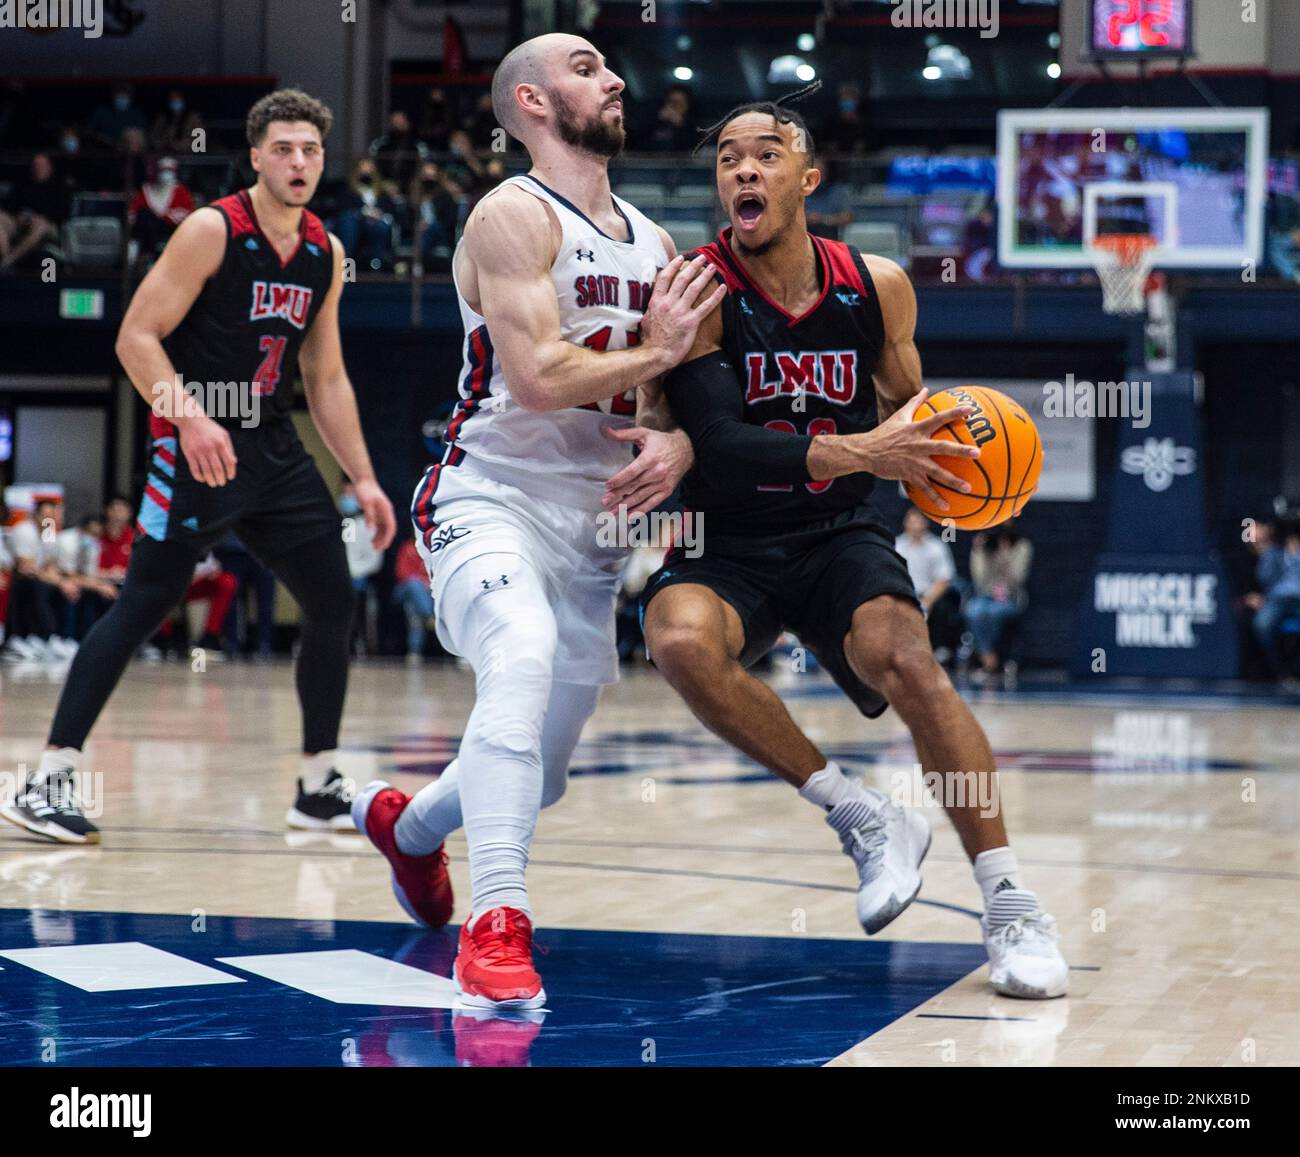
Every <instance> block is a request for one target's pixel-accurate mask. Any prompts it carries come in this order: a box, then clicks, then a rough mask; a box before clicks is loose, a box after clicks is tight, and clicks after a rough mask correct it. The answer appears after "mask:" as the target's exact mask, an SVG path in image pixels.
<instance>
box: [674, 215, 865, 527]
mask: <svg viewBox="0 0 1300 1157" xmlns="http://www.w3.org/2000/svg"><path fill="white" fill-rule="evenodd" d="M730 239H731V228H730V226H728V227H727V228H726V229H724V230H723V231H722V232H721V233H720V234H719V235H718V239H717V240H716V241H714V242H713V243H712V244H710V245H706V246H704V247H703V249H702V250H700V252H703V253H704V254H705V255H706V257H707V258H708V260H709V261H711V262H712V263H713V265H714V266H715V267H716V268H717V270H718V272H719V273H720V274H721V276H722V279H723V280H724V281H725V282H726V285H727V290H728V293H727V296H726V298H725V299H724V300H723V303H722V319H723V320H722V350H723V353H724V354H725V355H726V357H727V360H728V361H730V362H731V363H732V365H733V366H734V367H735V371H736V388H737V389H738V390H740V391H742V392H743V394H744V401H745V405H744V413H745V421H746V422H749V423H753V424H755V425H759V426H766V427H767V428H768V429H772V430H781V431H784V432H786V433H789V434H804V435H808V436H816V435H818V434H857V433H861V432H862V431H865V430H870V429H872V428H874V427H875V425H876V389H875V383H874V382H873V381H872V376H871V375H872V374H873V373H874V371H875V368H876V364H877V362H878V361H879V359H880V353H881V350H882V349H883V347H884V341H885V324H884V319H883V317H882V315H881V312H880V302H879V300H878V298H877V296H876V290H875V286H874V285H873V284H872V281H871V274H870V273H868V272H867V267H866V264H865V263H864V262H863V260H862V254H861V253H860V252H859V251H858V250H857V249H855V248H854V247H853V246H851V245H845V244H844V243H843V242H840V241H830V240H828V239H826V238H824V237H816V236H814V237H812V244H813V250H814V252H815V253H816V259H817V277H818V281H819V283H820V285H821V296H820V297H819V298H818V299H817V302H816V304H815V305H813V307H812V308H811V309H809V310H808V312H807V313H805V314H803V315H802V316H801V317H794V316H793V315H791V314H789V313H787V312H786V311H785V310H784V309H782V308H781V306H779V305H778V304H777V303H776V302H775V301H773V300H772V299H771V298H770V297H768V296H767V294H766V293H764V292H763V290H762V289H760V288H759V287H758V286H757V285H756V284H754V282H752V281H751V280H750V279H749V277H748V276H747V275H746V273H745V271H744V269H743V268H742V267H741V265H740V262H739V261H737V260H736V257H735V254H734V253H733V252H732V250H731V245H730ZM874 481H875V479H874V478H873V477H872V476H871V475H870V474H852V475H848V476H846V477H843V478H835V479H828V480H826V481H822V482H806V483H795V484H794V485H771V486H758V487H756V488H755V491H754V493H753V494H752V495H750V496H748V497H745V498H742V497H739V496H737V495H735V494H725V495H724V494H720V493H716V492H713V491H710V490H709V488H708V487H706V486H705V485H704V483H703V481H702V479H701V478H700V476H699V475H698V473H696V472H695V471H692V472H691V474H690V475H688V477H687V479H686V481H685V484H684V485H683V490H682V500H683V503H684V505H686V506H687V507H688V508H690V509H693V510H703V511H705V512H707V513H709V514H710V515H711V516H714V517H713V518H711V520H710V526H709V529H710V532H713V533H717V534H724V535H736V534H742V535H751V534H752V535H760V536H768V535H774V534H785V533H789V532H791V531H798V530H803V529H807V528H808V527H809V526H811V525H814V524H817V523H819V522H821V523H824V522H825V521H826V520H827V519H828V518H830V517H831V516H834V515H838V514H841V513H843V512H845V511H849V510H853V509H855V508H858V507H861V506H862V505H863V503H864V502H866V500H867V498H868V496H869V495H870V493H871V488H872V485H873V484H874Z"/></svg>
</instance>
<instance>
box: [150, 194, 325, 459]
mask: <svg viewBox="0 0 1300 1157" xmlns="http://www.w3.org/2000/svg"><path fill="white" fill-rule="evenodd" d="M211 208H213V209H216V210H217V211H218V212H219V213H220V214H221V215H222V216H223V217H224V218H225V220H226V252H225V256H224V257H223V258H222V261H221V265H220V266H219V267H218V269H217V271H216V273H214V274H213V275H212V276H211V277H210V278H209V279H208V281H207V284H205V285H204V287H203V290H202V292H200V294H199V296H198V297H197V298H196V299H195V302H194V304H193V305H192V306H190V309H189V312H188V313H187V314H186V315H185V317H184V319H183V320H182V321H181V323H180V325H178V326H177V327H176V329H175V330H173V331H172V333H171V335H170V336H169V337H168V338H167V340H166V341H165V342H164V343H163V346H164V348H165V349H166V350H167V354H168V356H169V357H170V358H171V361H172V365H173V366H175V367H176V372H177V373H178V374H180V376H181V378H182V380H183V381H184V382H185V383H186V384H187V388H192V387H189V383H192V382H198V383H201V384H202V385H203V386H204V388H205V389H207V390H209V391H210V394H209V397H211V398H215V397H221V396H223V395H222V392H221V391H220V390H219V389H217V388H216V387H215V385H210V384H209V383H230V382H234V383H238V389H239V390H240V392H241V394H242V393H243V392H244V391H248V392H249V393H251V394H253V395H255V396H256V397H257V405H258V407H259V409H260V414H259V418H260V421H261V422H267V421H272V420H275V419H276V418H283V417H285V416H286V415H287V414H288V413H289V411H290V410H291V409H292V408H293V383H294V379H295V378H296V377H297V376H298V350H299V348H300V347H301V346H302V339H303V338H304V337H305V336H306V334H307V331H308V330H309V329H311V324H312V322H313V321H315V319H316V314H317V313H319V312H320V307H321V303H322V302H323V301H324V300H325V295H326V294H327V293H328V292H329V288H330V284H331V282H332V281H333V279H334V253H333V251H332V249H331V247H330V239H329V234H328V233H326V232H325V226H324V225H323V224H321V220H320V218H319V217H317V216H316V214H314V213H312V212H309V211H308V210H303V214H302V225H301V227H300V230H299V234H298V246H297V248H296V249H294V251H293V253H292V255H290V257H289V259H288V260H287V261H282V260H281V259H280V255H279V254H278V253H277V252H276V250H275V246H273V245H272V244H271V242H270V241H269V240H268V239H267V237H266V235H265V234H264V233H263V232H262V229H261V226H259V225H258V223H257V215H256V214H255V213H254V212H253V204H252V201H251V200H250V199H249V195H248V191H247V190H245V189H241V190H240V191H239V192H238V193H235V194H233V195H232V196H229V197H222V198H221V199H220V200H217V201H213V202H212V205H211ZM223 408H224V409H225V410H226V412H224V413H220V412H218V413H212V415H211V416H212V417H214V418H216V419H217V420H218V421H221V422H223V423H224V424H227V425H233V424H237V423H238V422H240V421H241V419H242V416H246V415H248V414H249V412H250V409H251V405H250V399H249V398H246V397H241V398H240V399H239V401H238V405H235V406H226V407H223ZM209 412H211V407H209ZM151 425H152V426H153V436H154V437H155V438H157V437H163V436H166V435H167V434H169V433H171V423H169V422H167V421H166V420H165V419H163V418H160V417H158V416H157V415H156V414H155V415H154V416H153V419H152V423H151Z"/></svg>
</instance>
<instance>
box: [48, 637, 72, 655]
mask: <svg viewBox="0 0 1300 1157" xmlns="http://www.w3.org/2000/svg"><path fill="white" fill-rule="evenodd" d="M45 646H46V650H47V651H48V652H49V654H50V658H52V659H71V658H72V656H73V655H75V654H76V653H77V644H76V643H75V642H74V641H73V640H72V639H65V638H63V637H62V636H60V635H51V636H50V638H49V642H47V643H46V645H45Z"/></svg>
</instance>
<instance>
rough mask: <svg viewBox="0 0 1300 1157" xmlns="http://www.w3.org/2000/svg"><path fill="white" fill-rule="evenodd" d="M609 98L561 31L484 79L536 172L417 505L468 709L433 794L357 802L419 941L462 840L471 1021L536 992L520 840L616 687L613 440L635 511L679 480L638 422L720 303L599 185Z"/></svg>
mask: <svg viewBox="0 0 1300 1157" xmlns="http://www.w3.org/2000/svg"><path fill="white" fill-rule="evenodd" d="M622 91H623V82H622V80H620V79H619V78H618V77H617V76H616V75H615V74H614V73H613V72H611V71H610V70H609V68H608V67H606V64H605V60H604V57H602V56H601V55H600V53H598V52H597V51H596V49H595V48H593V47H592V46H591V44H589V43H588V42H587V41H586V40H583V39H582V38H580V37H577V36H568V35H564V34H558V33H555V34H550V35H547V36H540V37H537V38H536V39H533V40H530V41H527V42H526V43H524V44H522V45H520V46H519V47H518V48H516V49H514V50H513V51H512V52H510V53H509V54H508V55H507V56H506V57H505V59H504V60H503V61H502V62H501V65H500V67H499V68H498V69H497V71H496V74H495V76H494V77H493V82H492V101H493V111H494V113H495V115H496V119H497V121H498V123H499V124H500V125H502V126H503V127H504V128H505V129H506V130H507V131H508V132H509V133H510V134H511V135H512V136H514V137H516V138H518V139H519V140H520V141H522V142H523V144H524V146H525V147H526V148H527V150H528V153H529V156H530V157H531V158H532V162H533V166H532V169H531V170H530V171H529V172H528V174H527V175H524V176H518V177H513V178H511V179H509V180H508V181H506V182H504V183H503V184H502V185H501V186H499V187H498V188H496V189H495V190H493V191H492V192H491V193H489V194H488V195H487V196H485V197H484V198H483V199H482V200H481V201H480V202H479V203H478V205H477V206H476V208H475V210H474V212H473V213H472V214H471V216H470V219H469V221H468V222H467V223H466V226H465V234H464V237H463V239H462V240H461V243H460V245H459V246H458V247H457V250H456V254H455V258H454V260H453V265H452V271H453V274H454V277H455V281H456V289H457V293H458V294H459V297H460V309H461V317H462V319H463V321H464V324H465V364H464V372H463V376H462V379H461V385H460V392H461V402H460V405H459V407H458V409H457V411H456V413H455V415H454V417H453V420H452V421H451V423H450V425H449V427H448V446H447V451H446V453H445V454H444V456H443V459H442V461H441V462H439V463H438V464H437V465H436V466H434V467H432V468H431V469H430V470H429V471H428V473H427V474H426V475H425V477H424V479H423V480H422V481H421V483H420V485H419V486H418V487H417V488H416V492H415V497H414V501H413V504H412V510H411V514H412V519H413V521H414V523H415V534H416V540H417V544H418V547H419V550H420V553H421V555H422V556H423V558H424V560H425V562H426V564H427V566H428V569H429V577H430V583H431V589H432V592H433V597H434V604H435V606H436V608H437V627H438V636H439V638H440V639H441V640H442V642H443V643H444V644H445V645H446V647H447V648H448V650H450V651H452V652H453V653H454V654H457V655H461V656H464V657H465V658H466V659H467V660H468V661H469V662H470V664H471V665H472V667H473V668H474V674H475V680H476V690H477V697H476V702H475V706H474V710H473V712H472V713H471V715H470V718H469V721H468V723H467V724H466V727H465V734H464V738H463V740H462V742H461V747H460V751H459V754H458V758H457V759H456V760H455V761H454V762H453V763H452V764H451V765H450V766H449V767H448V768H447V770H446V771H445V772H443V774H442V776H441V777H440V778H439V780H438V781H437V782H436V783H434V784H431V785H429V786H428V787H426V788H424V789H423V790H422V791H421V792H420V793H419V794H418V795H416V796H415V797H414V798H413V799H412V798H409V797H407V796H406V795H404V794H403V793H401V792H399V791H396V790H394V789H393V788H391V787H389V786H388V785H387V784H385V783H383V782H379V781H377V782H375V783H372V784H370V785H368V787H367V788H366V789H365V790H364V791H363V792H362V793H361V794H360V795H359V796H358V797H357V799H356V801H355V803H354V805H353V817H354V819H355V820H356V823H357V827H358V829H359V830H361V831H363V832H365V833H366V835H367V836H368V837H369V838H370V840H371V841H372V842H373V843H374V844H375V846H376V847H378V848H379V849H380V851H382V852H383V853H384V855H385V857H386V858H387V859H388V861H389V863H390V864H391V866H392V869H393V889H394V892H395V894H396V896H397V899H398V901H399V903H401V905H402V906H403V908H405V909H406V911H407V912H408V913H409V914H410V915H411V916H412V917H413V918H414V919H416V920H418V921H420V922H422V923H424V924H427V925H429V926H431V927H438V926H440V925H442V924H445V923H446V922H447V921H448V920H449V919H450V918H451V914H452V893H451V884H450V880H449V877H448V874H447V869H446V855H445V853H444V852H443V848H442V845H443V841H444V840H445V839H446V837H447V835H448V834H450V833H451V832H452V831H454V830H455V829H457V828H459V827H461V826H462V825H463V826H464V828H465V836H466V839H467V841H468V843H469V868H470V881H471V887H472V891H473V896H472V900H471V911H470V914H469V915H468V916H467V917H466V919H465V922H464V925H463V926H462V928H461V934H460V946H459V952H458V955H457V958H456V965H455V979H456V982H457V984H458V985H459V987H460V990H461V1002H462V1004H463V1005H467V1006H470V1007H477V1008H487V1009H494V1008H511V1009H535V1008H540V1007H541V1006H542V1004H543V1003H544V1001H545V999H546V994H545V992H544V991H543V989H542V984H541V979H540V977H539V976H538V975H537V972H536V970H535V969H534V968H533V962H532V910H531V908H530V907H529V903H528V893H527V890H526V888H525V886H524V869H525V867H526V865H527V862H528V848H529V843H530V841H531V840H532V836H533V830H534V827H535V826H536V822H537V815H538V811H539V809H540V808H542V807H546V806H548V805H549V804H552V803H554V802H555V801H556V800H557V799H559V797H560V796H561V794H562V793H563V792H564V787H565V778H566V775H567V771H568V765H569V759H570V757H571V755H572V753H573V749H574V747H575V746H576V745H577V742H578V737H579V735H580V734H581V732H582V728H583V725H584V724H585V723H586V721H587V719H588V718H589V717H590V716H591V713H592V712H593V711H594V710H595V707H596V700H597V697H598V695H599V690H600V687H601V685H602V684H605V683H611V682H613V681H614V680H615V679H617V677H618V661H617V654H616V651H615V647H614V603H615V597H616V594H617V587H618V575H619V571H620V568H621V566H622V563H623V560H624V557H625V551H623V550H622V549H618V548H611V547H604V546H601V545H599V544H598V538H597V533H596V531H597V524H596V516H597V515H598V514H599V513H600V512H601V509H602V506H601V498H602V496H603V493H604V490H605V485H606V482H607V480H608V479H609V478H610V477H611V475H614V474H617V473H619V472H621V471H624V470H625V469H626V468H627V467H628V464H629V461H630V460H631V451H630V446H629V443H632V442H635V443H636V444H638V445H639V446H640V448H641V453H640V454H639V456H638V457H637V459H636V462H635V464H634V467H633V470H632V473H633V474H635V475H636V477H635V478H633V479H631V480H630V484H629V479H628V478H627V477H626V475H625V476H624V478H623V479H622V483H623V490H624V492H625V493H634V494H635V495H636V497H635V500H633V501H630V502H629V503H628V505H629V507H630V508H635V509H648V508H650V507H653V506H654V505H657V504H658V502H660V501H662V500H663V499H664V498H666V497H667V496H668V494H669V493H671V491H672V490H673V489H674V487H675V486H676V485H677V482H678V481H679V480H680V479H681V477H682V476H683V475H684V474H685V473H686V471H687V470H688V469H689V468H690V465H691V464H692V462H693V455H692V452H691V448H690V442H689V439H688V438H686V436H685V435H684V434H683V433H682V432H681V431H679V430H671V431H670V430H666V429H665V428H663V426H662V424H661V422H662V421H663V420H664V419H658V418H657V417H656V415H655V406H656V403H657V402H658V398H659V391H658V379H659V377H660V376H661V375H663V374H664V373H665V372H666V371H667V370H669V369H670V368H672V367H673V366H675V365H676V364H677V363H678V362H680V361H681V360H682V359H683V358H684V357H685V356H686V353H687V352H688V350H689V349H690V347H691V343H692V341H693V340H694V336H695V333H696V330H697V329H698V327H699V324H700V322H701V320H702V319H703V318H704V317H706V316H707V315H708V314H709V313H710V312H711V311H712V310H713V308H714V306H716V305H717V304H718V302H719V301H720V300H721V299H722V296H723V294H724V293H725V292H726V290H725V287H724V286H719V287H717V288H716V289H715V288H714V286H713V281H712V278H711V276H710V274H709V273H708V268H709V267H708V265H707V263H706V262H705V261H703V260H697V261H694V262H691V263H686V262H684V261H683V260H682V259H681V258H679V257H677V256H676V253H675V250H674V248H673V244H672V241H671V239H670V238H669V237H668V235H667V234H666V233H665V232H664V231H663V230H662V229H660V228H658V227H657V226H656V225H654V224H653V223H652V222H651V221H649V220H648V219H647V218H646V217H644V216H643V215H642V214H641V213H639V212H638V211H637V210H636V209H635V208H633V207H632V206H631V205H629V204H628V203H627V202H626V201H623V200H620V199H619V198H617V197H614V196H613V195H612V194H611V193H610V188H609V176H608V171H607V166H608V162H609V158H610V157H612V156H614V155H616V154H617V153H618V151H619V149H620V148H621V146H622V143H623V109H622V99H621V94H622ZM652 289H653V294H652V293H651V290H652ZM638 404H639V405H640V410H639V411H638ZM660 413H662V414H665V415H666V413H667V410H666V407H663V409H662V411H660ZM638 419H639V420H638ZM634 421H636V425H635V426H634ZM656 426H658V428H655V427H656Z"/></svg>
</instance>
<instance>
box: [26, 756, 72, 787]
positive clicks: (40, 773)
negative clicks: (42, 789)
mask: <svg viewBox="0 0 1300 1157" xmlns="http://www.w3.org/2000/svg"><path fill="white" fill-rule="evenodd" d="M80 767H81V752H80V751H78V750H77V749H76V748H75V747H59V748H56V749H55V750H54V751H42V752H41V762H40V763H39V764H38V765H37V767H36V770H35V771H31V772H28V773H27V778H28V779H29V780H31V781H32V782H33V783H44V782H45V780H46V778H47V777H48V776H50V775H53V774H54V773H55V772H56V771H67V770H68V769H69V768H71V769H72V770H73V771H74V772H75V771H77V770H79V769H80Z"/></svg>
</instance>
